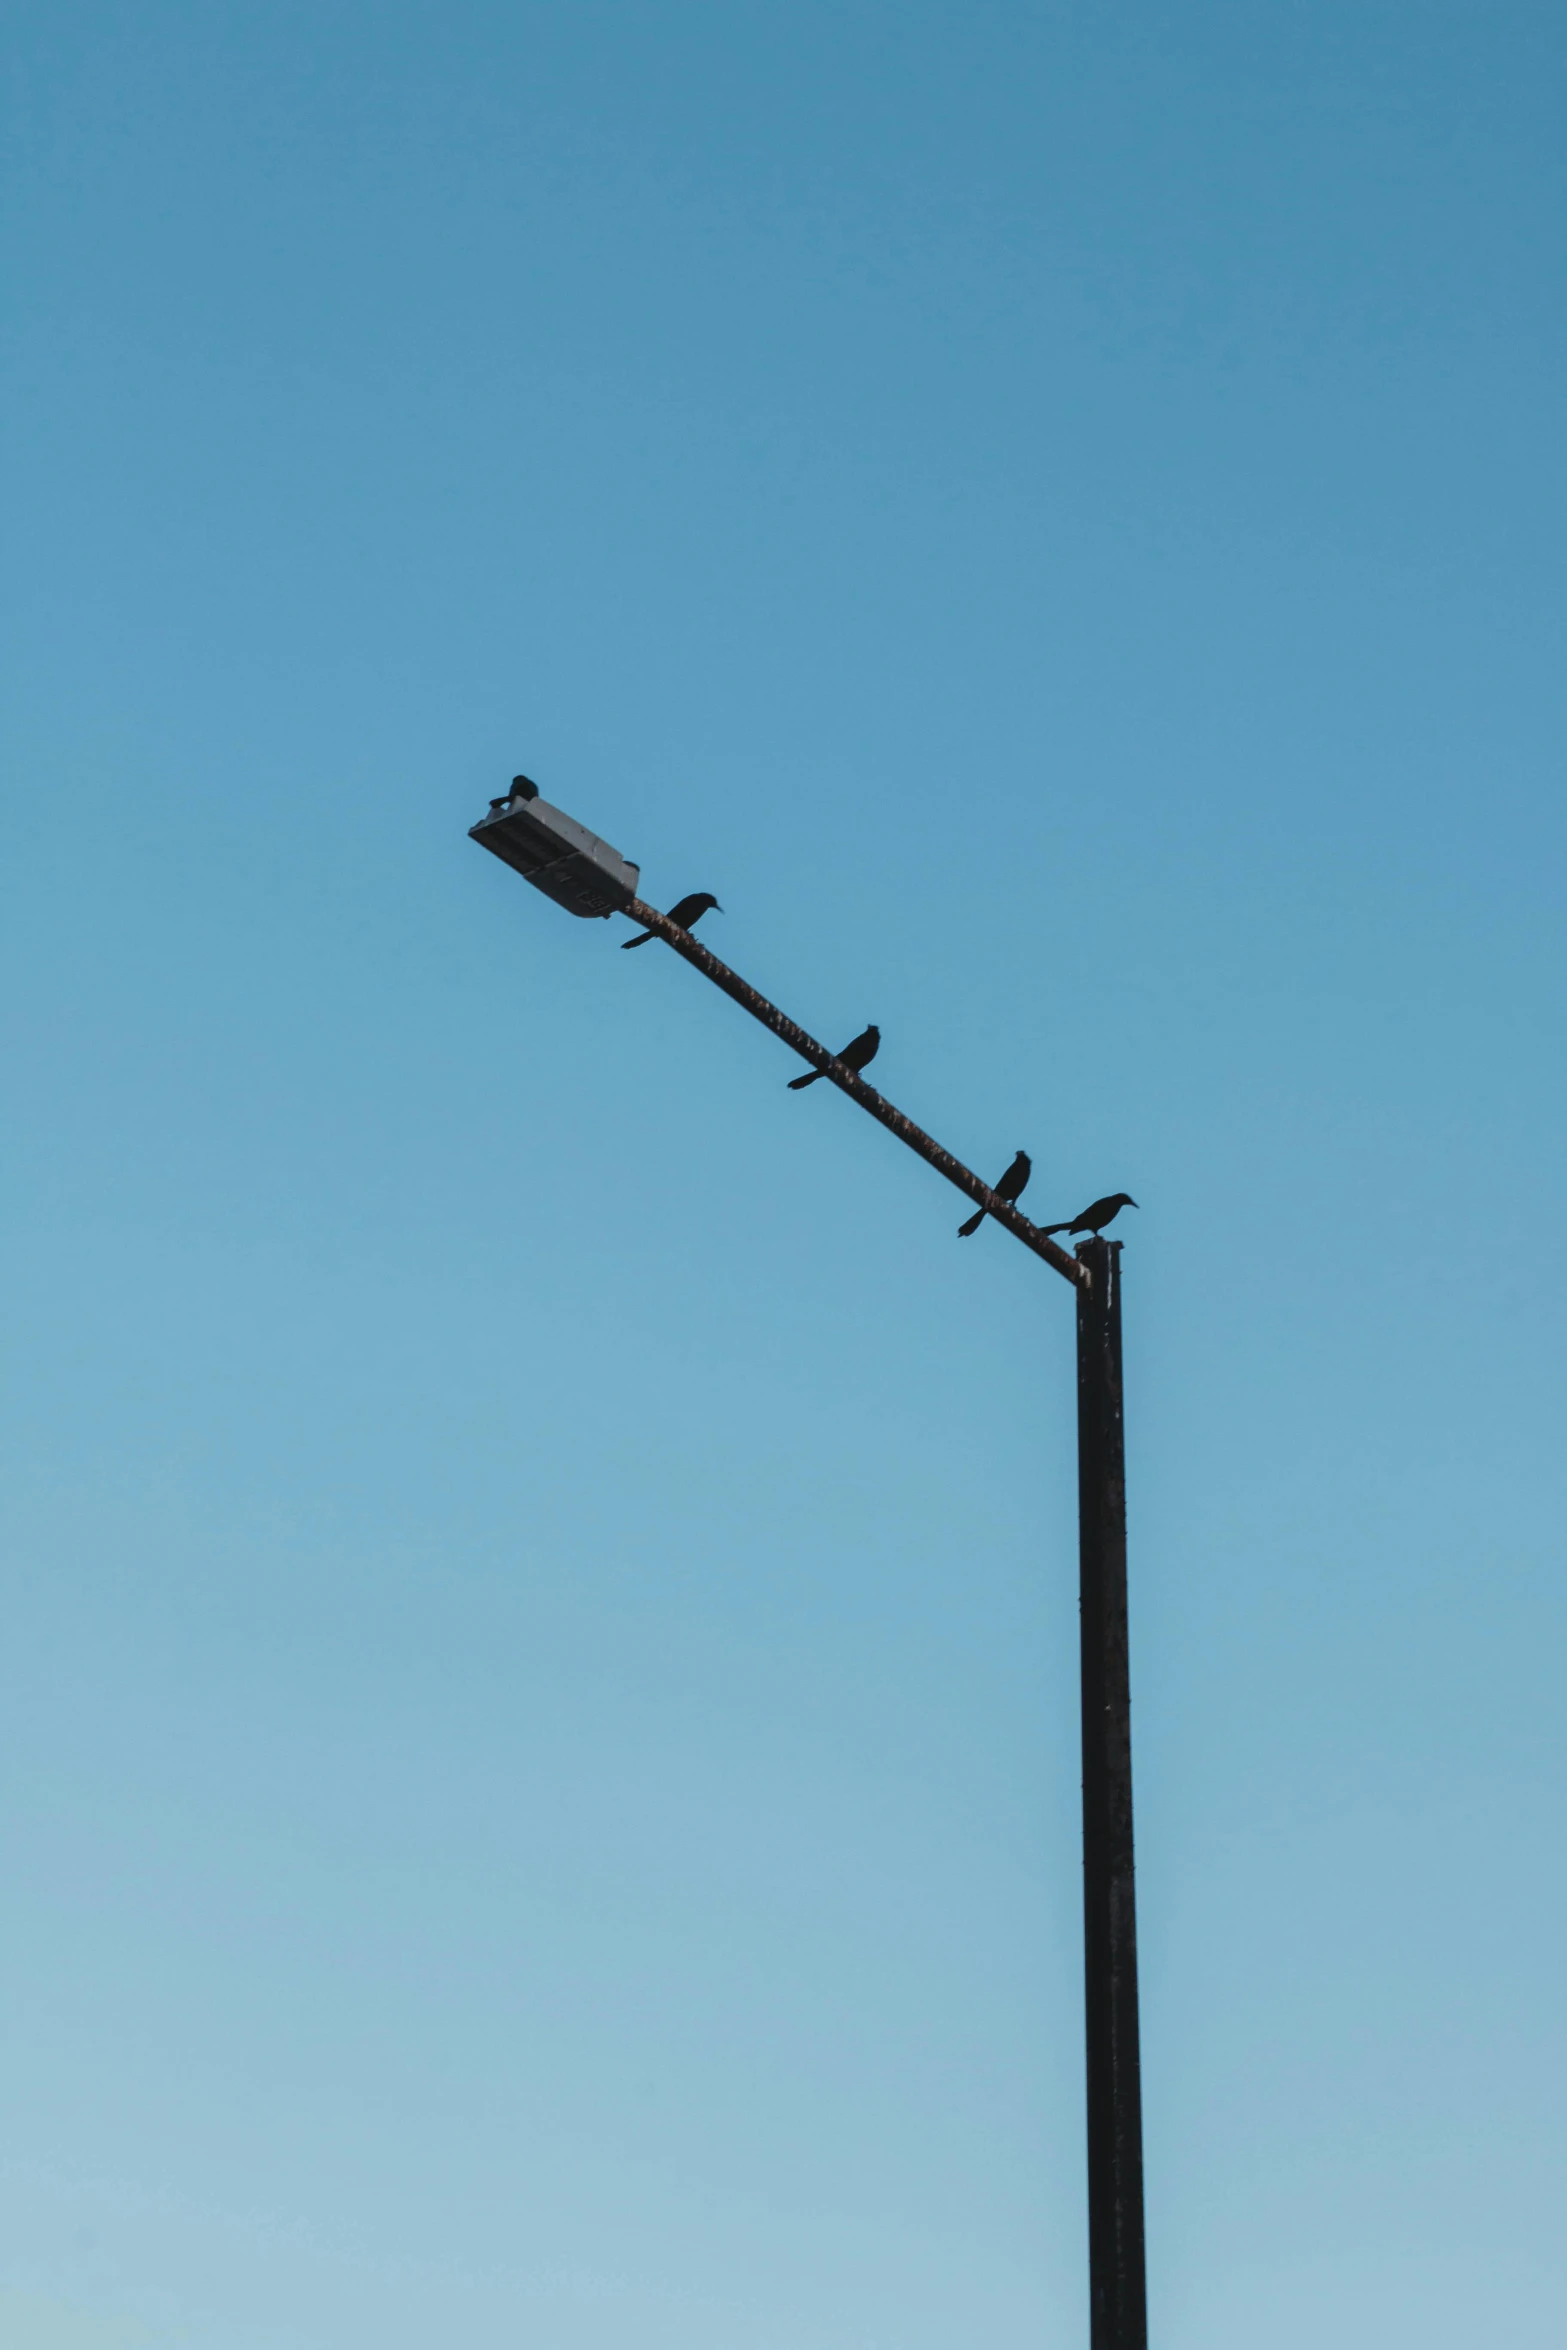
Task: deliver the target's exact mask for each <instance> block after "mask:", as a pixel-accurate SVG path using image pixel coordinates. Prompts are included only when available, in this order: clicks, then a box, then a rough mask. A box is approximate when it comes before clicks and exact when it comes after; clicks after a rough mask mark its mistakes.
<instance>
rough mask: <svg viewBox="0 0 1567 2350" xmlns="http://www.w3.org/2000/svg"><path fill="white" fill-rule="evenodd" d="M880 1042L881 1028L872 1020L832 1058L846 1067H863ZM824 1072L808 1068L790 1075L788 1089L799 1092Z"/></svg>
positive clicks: (871, 1057)
mask: <svg viewBox="0 0 1567 2350" xmlns="http://www.w3.org/2000/svg"><path fill="white" fill-rule="evenodd" d="M880 1044H881V1030H880V1029H879V1028H878V1027H877V1026H876V1024H875V1022H874V1021H873V1022H872V1023H871V1025H870V1027H869V1028H862V1029H861V1030H860V1033H859V1035H858V1036H857V1037H855V1038H854V1040H853V1042H852V1043H850V1044H846V1045H845V1046H844V1048H843V1050H842V1052H841V1053H835V1054H834V1055H833V1058H834V1060H838V1061H841V1062H842V1063H843V1065H844V1067H845V1068H846V1069H855V1070H859V1069H863V1068H865V1067H867V1066H868V1064H869V1063H870V1062H872V1061H874V1060H875V1058H876V1053H877V1048H878V1047H879V1046H880ZM826 1074H827V1072H826V1070H825V1069H810V1070H807V1072H806V1074H805V1075H804V1076H803V1077H791V1078H790V1080H789V1091H790V1092H791V1093H799V1092H800V1090H801V1089H802V1087H804V1086H807V1085H814V1084H815V1083H816V1080H817V1078H818V1077H825V1076H826Z"/></svg>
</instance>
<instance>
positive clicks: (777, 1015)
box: [622, 898, 1082, 1287]
mask: <svg viewBox="0 0 1567 2350" xmlns="http://www.w3.org/2000/svg"><path fill="white" fill-rule="evenodd" d="M622 911H623V912H624V913H626V914H628V915H629V916H630V917H631V919H632V921H633V922H638V923H640V924H641V926H642V928H643V929H644V930H654V931H656V932H657V933H658V935H659V937H660V938H661V939H663V940H665V941H666V943H667V944H668V945H670V946H672V947H673V948H674V950H675V952H676V954H677V955H679V956H680V957H681V958H682V960H683V961H685V962H687V963H689V964H690V965H691V967H692V969H693V970H696V971H700V972H701V974H702V976H703V978H704V979H710V980H711V981H712V982H713V985H714V986H715V987H721V988H722V989H723V991H724V993H725V995H726V996H728V997H729V999H730V1001H731V1002H732V1003H736V1004H738V1005H739V1006H740V1008H741V1010H742V1011H743V1012H749V1013H750V1015H751V1017H752V1019H753V1020H760V1022H761V1023H762V1026H763V1027H764V1028H770V1029H771V1030H772V1032H773V1034H774V1036H779V1037H782V1039H783V1041H784V1043H785V1044H787V1045H790V1046H792V1047H793V1049H794V1051H795V1052H797V1053H798V1054H799V1055H800V1057H801V1059H802V1060H805V1061H809V1062H810V1064H811V1066H812V1067H813V1068H814V1069H819V1070H820V1071H821V1073H822V1075H823V1076H824V1077H825V1078H826V1079H827V1080H828V1082H829V1083H830V1084H832V1085H836V1086H837V1088H838V1091H839V1092H840V1093H846V1094H847V1095H848V1097H849V1099H850V1101H851V1102H858V1103H859V1105H860V1108H861V1109H862V1110H868V1111H869V1113H870V1115H871V1116H872V1117H873V1118H875V1119H876V1120H877V1121H878V1123H879V1124H881V1125H883V1126H885V1127H886V1129H887V1131H888V1133H889V1134H895V1135H896V1136H897V1138H898V1140H899V1141H900V1142H903V1143H907V1145H908V1147H909V1149H910V1150H911V1151H915V1152H917V1153H918V1154H919V1156H920V1157H921V1158H922V1159H923V1160H924V1161H925V1164H926V1165H927V1166H928V1167H934V1168H935V1170H936V1172H937V1174H938V1175H945V1177H946V1179H947V1181H948V1182H949V1183H954V1184H956V1185H957V1188H958V1190H959V1191H961V1192H962V1193H964V1195H965V1196H966V1197H967V1198H969V1199H971V1200H972V1201H973V1202H974V1204H975V1206H976V1207H981V1208H985V1209H987V1210H988V1211H989V1213H990V1215H991V1217H992V1219H993V1220H994V1222H996V1223H997V1224H1000V1225H1001V1226H1002V1227H1003V1228H1004V1229H1005V1230H1006V1231H1008V1232H1010V1233H1011V1234H1012V1237H1013V1238H1014V1240H1020V1241H1021V1242H1022V1243H1023V1246H1024V1247H1025V1248H1029V1249H1032V1250H1033V1252H1034V1254H1035V1256H1036V1257H1043V1258H1044V1260H1045V1263H1046V1264H1047V1265H1050V1266H1052V1267H1053V1268H1054V1269H1055V1271H1056V1272H1058V1273H1059V1274H1060V1275H1061V1276H1062V1278H1063V1279H1064V1280H1067V1281H1070V1282H1071V1283H1072V1284H1073V1285H1074V1287H1075V1286H1076V1284H1077V1282H1078V1281H1079V1280H1080V1279H1081V1278H1082V1273H1081V1269H1080V1267H1079V1266H1078V1264H1077V1263H1076V1261H1075V1260H1074V1259H1073V1258H1071V1257H1069V1256H1068V1255H1067V1253H1066V1250H1065V1249H1064V1248H1060V1247H1058V1246H1057V1244H1056V1243H1055V1241H1053V1240H1052V1239H1051V1238H1050V1236H1049V1234H1048V1233H1045V1232H1041V1231H1040V1229H1039V1227H1038V1225H1037V1224H1031V1223H1030V1222H1029V1220H1028V1218H1027V1217H1026V1216H1025V1215H1023V1214H1022V1213H1021V1212H1020V1211H1019V1210H1018V1209H1017V1208H1016V1207H1014V1206H1013V1204H1012V1202H1011V1201H1010V1200H1004V1199H997V1197H996V1195H995V1193H994V1192H993V1191H992V1190H991V1188H990V1186H989V1184H988V1183H982V1182H981V1181H980V1179H979V1177H978V1176H977V1175H976V1174H975V1173H974V1172H973V1170H972V1169H971V1168H969V1167H965V1166H964V1164H963V1162H962V1160H961V1159H955V1158H954V1157H953V1156H952V1153H951V1152H950V1151H949V1150H943V1148H942V1146H941V1144H940V1143H939V1142H936V1141H935V1140H934V1139H933V1138H932V1137H931V1136H930V1135H928V1134H927V1133H926V1132H925V1130H924V1128H923V1127H921V1126H916V1125H915V1123H914V1121H913V1119H912V1118H906V1117H905V1116H904V1114H903V1112H902V1111H901V1110H900V1109H897V1108H895V1107H894V1105H893V1104H892V1103H891V1102H889V1101H888V1100H887V1099H886V1097H885V1095H883V1094H879V1093H878V1092H877V1091H876V1089H875V1087H874V1086H873V1085H867V1084H866V1082H865V1080H864V1078H863V1077H861V1076H860V1075H859V1073H858V1071H856V1070H854V1069H846V1068H845V1067H844V1065H843V1063H842V1062H841V1061H835V1060H834V1059H833V1057H832V1055H831V1053H830V1052H828V1050H827V1048H826V1046H825V1045H820V1044H818V1043H817V1041H816V1039H815V1037H814V1036H809V1035H807V1034H806V1031H805V1030H804V1029H803V1028H801V1027H800V1026H799V1025H798V1024H797V1023H796V1022H795V1021H793V1020H791V1019H790V1017H789V1015H788V1013H787V1012H780V1011H779V1009H778V1006H777V1005H776V1004H770V1003H769V1002H768V1000H767V998H766V996H764V995H762V994H760V993H759V992H758V991H757V989H756V988H754V987H753V986H752V985H751V983H750V981H749V980H746V979H742V978H741V976H740V974H739V972H738V971H731V970H730V968H729V966H728V964H727V963H721V962H720V961H719V960H718V957H717V956H716V955H715V954H712V953H710V952H709V950H708V949H707V948H706V947H705V946H703V944H702V942H701V940H700V939H697V938H693V937H692V936H691V933H690V931H689V930H682V929H681V927H680V925H679V923H678V922H671V921H670V919H669V916H668V915H667V914H661V913H660V912H659V910H658V908H657V907H656V906H649V905H645V904H644V903H643V901H642V899H641V898H633V899H632V900H631V902H630V903H629V905H627V906H625V907H623V908H622Z"/></svg>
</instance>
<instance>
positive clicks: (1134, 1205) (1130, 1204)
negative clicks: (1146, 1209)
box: [1126, 1199, 1137, 1208]
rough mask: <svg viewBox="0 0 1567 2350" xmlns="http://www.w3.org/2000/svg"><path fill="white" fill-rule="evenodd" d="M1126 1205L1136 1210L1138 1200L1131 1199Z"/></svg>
mask: <svg viewBox="0 0 1567 2350" xmlns="http://www.w3.org/2000/svg"><path fill="white" fill-rule="evenodd" d="M1126 1204H1127V1206H1128V1207H1129V1208H1135V1207H1136V1205H1137V1202H1136V1200H1134V1199H1129V1200H1128V1201H1127V1203H1126Z"/></svg>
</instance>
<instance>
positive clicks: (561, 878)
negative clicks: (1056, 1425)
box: [469, 775, 1148, 2350]
mask: <svg viewBox="0 0 1567 2350" xmlns="http://www.w3.org/2000/svg"><path fill="white" fill-rule="evenodd" d="M469 838H470V839H471V840H476V841H477V842H478V843H479V845H480V846H481V848H486V849H489V850H491V851H492V852H493V853H494V854H495V855H496V856H498V857H500V858H501V859H502V860H503V862H504V863H506V864H508V865H510V866H512V867H513V868H514V869H515V870H516V871H517V872H519V873H520V874H522V876H523V878H524V879H525V880H527V881H531V882H532V884H533V886H534V888H535V889H540V890H542V891H543V892H544V894H545V896H546V897H550V898H553V899H554V900H555V902H556V904H557V905H562V906H565V907H566V908H567V910H568V912H570V913H573V914H580V915H609V914H614V913H620V914H626V915H629V916H630V918H631V920H632V921H633V922H635V923H636V924H638V926H639V927H640V928H642V929H644V930H651V931H654V932H656V933H657V935H658V936H659V937H660V938H662V939H664V940H665V941H666V942H667V943H668V944H669V945H670V946H672V947H673V948H674V950H675V953H676V954H677V955H679V956H680V957H681V959H682V961H684V962H687V963H690V964H691V965H692V966H693V968H694V969H695V970H698V971H700V972H701V974H702V976H703V978H704V979H710V980H711V981H712V982H713V985H714V986H715V987H720V988H722V989H723V991H724V993H725V995H726V996H728V997H729V998H730V999H731V1001H732V1002H734V1003H737V1004H739V1005H740V1006H741V1008H742V1009H743V1010H744V1011H747V1012H749V1013H750V1014H751V1017H752V1018H753V1019H754V1020H759V1021H760V1022H761V1023H762V1025H763V1027H764V1028H770V1029H771V1030H772V1032H773V1034H774V1035H775V1036H778V1037H781V1038H782V1039H783V1041H784V1043H785V1044H787V1045H790V1046H791V1047H792V1048H793V1050H794V1051H795V1052H797V1053H798V1054H799V1055H800V1056H801V1058H802V1059H803V1060H806V1061H809V1062H810V1063H811V1065H812V1067H813V1068H816V1069H819V1070H820V1072H821V1074H822V1075H823V1076H824V1077H825V1078H827V1079H828V1080H829V1081H830V1082H831V1083H832V1084H834V1085H836V1086H837V1088H838V1090H839V1092H840V1093H846V1094H847V1095H848V1096H849V1098H850V1100H851V1101H854V1102H858V1104H859V1106H860V1108H861V1109H862V1110H866V1111H868V1112H869V1113H870V1115H871V1116H872V1117H873V1118H875V1119H876V1120H877V1121H878V1122H879V1123H880V1124H881V1125H883V1126H885V1127H886V1128H887V1130H888V1131H889V1133H892V1134H895V1135H896V1136H897V1137H898V1140H899V1141H900V1142H903V1143H906V1144H907V1145H908V1147H909V1149H910V1150H912V1151H916V1152H917V1153H918V1154H919V1156H920V1157H921V1158H922V1159H923V1160H924V1161H925V1162H926V1164H927V1166H931V1167H934V1168H935V1169H936V1171H937V1173H938V1174H940V1175H944V1176H945V1177H946V1179H947V1181H948V1182H949V1183H951V1184H953V1185H955V1186H956V1188H957V1189H958V1190H959V1191H961V1192H963V1193H964V1194H965V1195H966V1196H967V1197H968V1198H969V1199H970V1200H972V1201H973V1202H974V1203H975V1204H976V1206H980V1207H983V1208H985V1209H986V1210H987V1211H988V1212H989V1214H990V1216H991V1217H992V1218H993V1219H994V1221H995V1222H996V1223H998V1224H1001V1225H1004V1226H1005V1227H1006V1229H1007V1231H1008V1232H1010V1233H1011V1234H1012V1236H1013V1238H1014V1239H1016V1240H1020V1241H1021V1242H1022V1243H1023V1246H1024V1247H1025V1248H1027V1249H1031V1250H1032V1251H1033V1253H1034V1255H1035V1256H1037V1257H1042V1258H1043V1259H1044V1261H1045V1263H1046V1264H1047V1265H1049V1266H1051V1267H1052V1269H1053V1270H1054V1271H1055V1272H1057V1273H1059V1274H1061V1275H1062V1276H1063V1277H1064V1278H1065V1279H1066V1280H1068V1281H1070V1282H1071V1284H1072V1286H1073V1288H1074V1289H1075V1290H1076V1292H1077V1495H1078V1574H1079V1591H1080V1599H1081V1607H1080V1631H1081V1649H1082V1714H1083V1723H1082V1727H1083V1955H1084V2022H1085V2039H1086V2043H1087V2059H1088V2270H1089V2313H1090V2314H1089V2344H1090V2350H1147V2342H1148V2317H1147V2293H1146V2285H1145V2266H1144V2251H1143V2125H1142V2087H1141V2074H1140V2064H1139V2056H1138V2033H1137V1902H1136V1886H1135V1879H1134V1874H1133V1851H1132V1723H1131V1683H1130V1673H1129V1666H1128V1650H1127V1607H1126V1445H1125V1429H1124V1422H1123V1415H1122V1393H1121V1244H1120V1242H1119V1241H1115V1240H1105V1239H1103V1238H1101V1237H1100V1235H1099V1234H1097V1233H1096V1234H1095V1235H1094V1236H1093V1237H1092V1238H1091V1239H1089V1240H1085V1241H1083V1242H1082V1243H1081V1245H1080V1246H1079V1247H1078V1249H1077V1252H1076V1254H1075V1255H1074V1256H1069V1255H1068V1254H1067V1252H1066V1250H1065V1249H1063V1248H1058V1247H1057V1245H1056V1243H1055V1242H1054V1241H1053V1240H1052V1239H1051V1238H1050V1237H1049V1235H1048V1234H1047V1233H1044V1232H1042V1231H1040V1230H1039V1228H1038V1226H1037V1225H1034V1224H1031V1223H1030V1222H1029V1220H1028V1218H1027V1217H1026V1216H1024V1215H1022V1214H1020V1212H1019V1210H1018V1209H1017V1207H1016V1206H1015V1205H1014V1203H1013V1202H1012V1201H1010V1200H1004V1199H1001V1198H998V1196H997V1195H996V1193H995V1192H993V1191H992V1190H991V1189H990V1187H989V1185H988V1184H986V1183H983V1182H981V1180H980V1178H979V1177H978V1176H977V1175H976V1174H974V1172H973V1171H972V1169H971V1168H968V1167H965V1166H964V1165H963V1163H962V1161H961V1160H959V1159H955V1158H954V1157H953V1156H952V1153H951V1152H950V1151H947V1150H943V1148H942V1146H941V1144H940V1143H939V1142H936V1141H934V1140H933V1139H932V1137H931V1136H930V1135H928V1134H926V1133H925V1132H924V1131H923V1129H922V1128H920V1127H918V1126H916V1125H915V1124H914V1121H913V1120H912V1118H906V1117H905V1116H904V1115H903V1112H902V1111H901V1110H899V1109H895V1108H894V1106H893V1104H892V1103H891V1102H889V1101H888V1100H886V1098H885V1097H884V1096H883V1095H881V1094H879V1093H878V1092H877V1091H876V1090H875V1088H874V1087H873V1086H870V1085H867V1084H866V1082H865V1080H864V1078H863V1077H862V1076H861V1075H860V1074H859V1072H858V1071H857V1070H854V1069H850V1068H848V1067H846V1066H845V1064H844V1063H843V1062H842V1061H838V1060H835V1059H834V1058H833V1056H832V1054H831V1053H829V1052H828V1051H827V1050H826V1048H825V1047H824V1046H823V1045H820V1044H818V1043H817V1041H816V1039H815V1037H814V1036H809V1035H807V1033H806V1031H805V1030H804V1029H803V1028H801V1027H799V1026H797V1025H796V1023H795V1022H794V1021H793V1020H791V1019H790V1018H789V1017H788V1015H787V1014H786V1013H784V1012H781V1011H779V1009H778V1007H777V1005H776V1004H771V1003H769V1002H768V1000H767V998H766V997H765V996H763V995H759V994H758V993H757V991H756V989H755V988H754V987H751V986H749V985H748V984H747V982H746V981H745V980H743V979H742V978H741V977H740V975H739V973H738V972H735V971H731V970H730V968H729V966H728V964H727V963H721V962H720V961H719V959H718V957H717V956H716V955H714V954H710V953H709V952H708V950H707V948H706V947H704V946H702V945H701V944H700V943H699V942H698V941H697V940H696V939H695V938H693V937H692V935H691V933H690V931H688V930H683V929H682V928H681V927H680V925H679V923H678V922H672V921H671V920H670V918H669V916H668V915H667V914H661V913H660V912H659V911H658V909H657V907H656V906H650V905H648V904H646V903H645V901H644V900H643V899H641V898H639V897H638V896H637V894H636V893H637V883H638V881H639V879H640V871H639V868H638V867H637V866H635V865H633V864H631V863H630V862H629V861H628V860H627V859H626V858H625V857H622V856H621V855H620V853H619V851H618V850H616V849H612V848H611V847H610V845H609V843H608V842H607V841H603V840H600V839H599V838H598V836H597V834H596V833H592V832H589V831H588V830H587V829H586V827H585V826H583V825H580V824H578V823H576V822H575V821H574V819H573V818H571V817H570V816H566V815H563V814H562V813H561V811H560V809H558V808H552V807H551V806H550V805H549V804H548V802H547V801H545V800H541V799H540V798H539V796H538V786H537V785H536V784H534V783H530V782H529V780H528V778H527V777H526V776H525V775H519V776H517V777H516V778H515V780H514V782H513V784H512V788H511V791H510V793H509V794H507V795H504V796H502V797H501V798H500V799H496V800H492V801H491V802H490V810H489V814H488V815H487V816H483V817H481V818H480V820H479V822H478V823H477V824H475V825H474V826H473V827H472V829H471V831H470V833H469Z"/></svg>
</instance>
